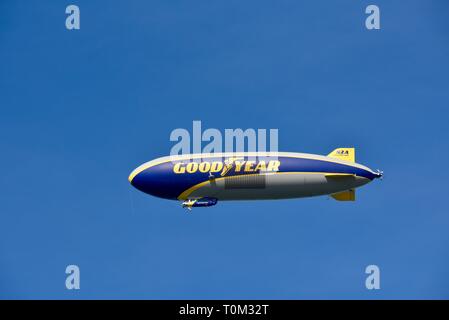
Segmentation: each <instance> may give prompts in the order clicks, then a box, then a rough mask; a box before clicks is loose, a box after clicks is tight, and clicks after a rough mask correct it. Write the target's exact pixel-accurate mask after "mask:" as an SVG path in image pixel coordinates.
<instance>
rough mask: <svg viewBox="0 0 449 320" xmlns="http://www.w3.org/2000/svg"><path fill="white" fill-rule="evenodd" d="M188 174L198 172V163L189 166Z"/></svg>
mask: <svg viewBox="0 0 449 320" xmlns="http://www.w3.org/2000/svg"><path fill="white" fill-rule="evenodd" d="M186 169H187V172H188V173H194V172H196V171H197V170H198V162H190V163H189V164H188V165H187V166H186Z"/></svg>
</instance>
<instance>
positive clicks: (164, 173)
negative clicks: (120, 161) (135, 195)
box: [128, 163, 180, 199]
mask: <svg viewBox="0 0 449 320" xmlns="http://www.w3.org/2000/svg"><path fill="white" fill-rule="evenodd" d="M174 178H175V177H174V176H173V170H172V169H171V164H170V163H161V164H157V165H152V164H143V165H141V166H139V167H137V168H136V169H134V170H133V171H132V172H131V174H130V175H129V177H128V181H129V183H131V185H132V186H133V187H134V188H136V189H138V190H140V191H142V192H145V193H147V194H150V195H153V196H156V197H160V198H165V199H177V197H178V195H179V194H180V192H179V190H178V189H179V188H177V182H176V180H175V179H174Z"/></svg>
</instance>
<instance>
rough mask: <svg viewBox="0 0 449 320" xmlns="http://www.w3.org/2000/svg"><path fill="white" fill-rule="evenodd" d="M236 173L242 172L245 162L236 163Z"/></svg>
mask: <svg viewBox="0 0 449 320" xmlns="http://www.w3.org/2000/svg"><path fill="white" fill-rule="evenodd" d="M234 163H235V172H239V171H240V170H242V167H243V165H244V164H245V161H242V162H240V161H235V162H234Z"/></svg>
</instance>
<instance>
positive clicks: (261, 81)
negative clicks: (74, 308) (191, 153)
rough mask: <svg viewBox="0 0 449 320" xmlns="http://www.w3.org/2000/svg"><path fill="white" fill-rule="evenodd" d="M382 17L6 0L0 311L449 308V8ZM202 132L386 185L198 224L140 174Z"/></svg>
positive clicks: (423, 7) (334, 8)
mask: <svg viewBox="0 0 449 320" xmlns="http://www.w3.org/2000/svg"><path fill="white" fill-rule="evenodd" d="M71 3H75V4H77V5H79V6H80V9H81V30H79V31H68V30H66V29H65V17H66V15H65V7H66V6H67V5H68V4H71ZM371 3H372V2H371V1H369V2H368V1H349V0H347V1H338V2H337V1H293V0H292V1H275V2H274V1H243V2H242V1H234V0H231V1H225V2H223V1H193V2H192V1H108V2H103V1H101V2H100V1H80V0H77V1H72V2H64V1H62V2H61V1H32V2H31V1H28V2H26V1H2V2H1V4H0V18H1V19H0V43H1V44H0V48H1V50H0V63H1V67H0V137H1V138H0V147H1V149H0V150H1V157H0V165H1V168H2V173H1V177H0V199H1V200H0V214H1V216H0V217H1V221H0V297H1V298H62V299H72V298H88V299H90V298H276V299H278V298H279V299H280V298H287V299H296V298H360V299H378V298H449V232H448V230H449V212H448V196H447V193H448V180H449V175H448V172H449V171H448V170H447V169H446V167H447V164H448V162H449V153H448V142H447V139H448V127H447V119H448V106H449V105H448V103H449V20H448V12H449V3H448V2H447V1H443V0H442V1H424V0H422V1H407V2H404V1H399V0H396V1H375V2H374V3H376V4H378V5H379V6H380V8H381V27H382V29H381V30H380V31H368V30H366V29H365V26H364V21H365V17H366V15H365V13H364V11H365V7H366V6H367V5H368V4H371ZM192 120H201V121H202V122H203V127H205V128H210V127H214V128H218V129H220V130H224V129H225V128H278V129H279V143H280V150H282V151H292V152H294V151H297V152H308V153H317V154H327V153H328V152H330V151H331V150H333V149H334V148H336V147H339V146H355V147H356V148H357V161H358V162H360V163H363V164H365V165H367V166H369V167H371V168H373V169H376V168H380V169H382V170H384V171H385V179H384V180H383V181H374V182H373V183H371V184H369V185H367V186H365V187H363V188H361V189H359V190H358V193H357V197H358V199H357V201H356V202H355V203H341V202H336V201H334V200H328V199H327V198H326V197H319V198H310V199H296V200H285V201H267V202H226V203H223V202H222V203H219V204H218V205H217V206H215V207H213V208H209V209H198V210H194V212H193V214H188V213H187V212H186V211H185V210H183V209H181V208H180V205H179V203H177V202H175V201H173V202H171V201H166V200H162V199H158V198H153V197H151V196H148V195H145V194H142V193H140V192H139V191H137V190H135V189H134V188H132V187H131V186H130V185H129V183H128V181H127V177H128V174H129V173H130V171H131V170H132V169H134V168H135V167H136V166H137V165H139V164H141V163H143V162H145V161H148V160H151V159H153V158H156V157H159V156H163V155H166V154H168V153H169V151H170V148H171V146H172V145H173V144H172V143H171V142H170V141H169V135H170V132H171V131H172V130H173V129H175V128H179V127H181V128H191V126H192ZM69 264H76V265H79V266H80V268H81V290H79V291H68V290H66V289H65V277H66V275H65V267H66V266H67V265H69ZM369 264H376V265H378V266H379V267H380V268H381V290H379V291H368V290H366V289H365V285H364V282H365V277H366V275H365V273H364V271H365V267H366V266H367V265H369Z"/></svg>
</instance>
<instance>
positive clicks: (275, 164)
mask: <svg viewBox="0 0 449 320" xmlns="http://www.w3.org/2000/svg"><path fill="white" fill-rule="evenodd" d="M280 165H281V163H280V162H279V161H277V160H270V162H268V167H267V171H279V166H280Z"/></svg>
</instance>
